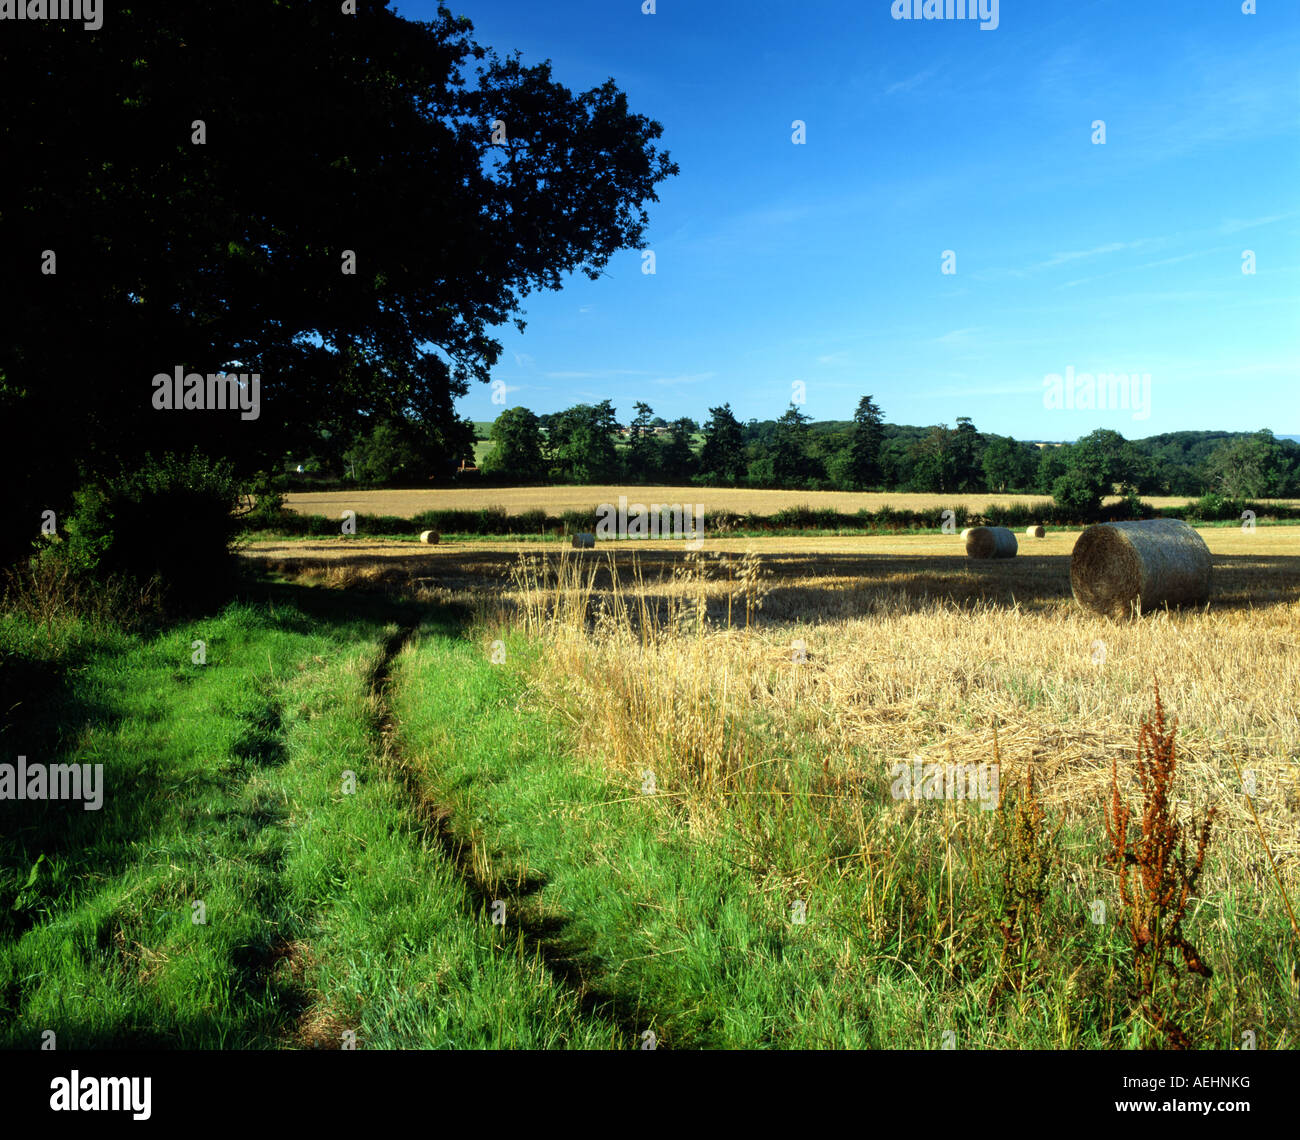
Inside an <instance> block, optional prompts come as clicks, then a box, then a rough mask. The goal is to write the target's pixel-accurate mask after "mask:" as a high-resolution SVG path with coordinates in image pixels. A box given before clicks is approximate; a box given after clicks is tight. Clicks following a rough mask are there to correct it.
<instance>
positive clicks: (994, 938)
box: [0, 488, 1300, 1048]
mask: <svg viewBox="0 0 1300 1140" xmlns="http://www.w3.org/2000/svg"><path fill="white" fill-rule="evenodd" d="M586 490H587V494H588V495H590V494H591V489H590V488H588V489H586ZM1077 533H1078V532H1077V531H1056V530H1049V532H1048V535H1047V537H1046V538H1044V539H1041V540H1030V539H1026V538H1023V537H1022V539H1021V546H1020V553H1019V554H1018V555H1017V557H1016V558H1015V559H1012V560H1008V561H1005V562H1000V563H997V564H991V563H990V564H976V563H972V562H970V561H969V560H967V559H966V558H965V556H964V554H963V553H962V544H961V540H960V539H959V538H958V537H957V536H954V535H942V534H934V535H914V536H901V535H900V536H873V537H862V538H848V537H811V536H810V537H802V538H800V537H789V536H782V537H770V538H765V539H742V538H734V539H710V540H708V541H706V542H705V544H704V546H703V548H702V549H700V550H699V551H696V552H689V551H684V550H683V549H682V546H681V544H679V543H678V544H674V543H672V542H667V541H660V542H651V541H647V542H635V541H627V542H619V543H610V544H603V543H602V544H601V547H600V548H598V549H597V550H595V551H591V552H572V551H568V550H567V549H564V548H556V547H539V546H537V545H536V544H527V543H511V542H499V543H493V542H474V543H469V542H464V543H458V542H449V543H446V544H442V545H439V546H436V547H419V546H415V545H413V544H412V543H410V542H395V541H387V542H386V541H371V540H368V539H365V538H364V537H358V538H350V539H346V540H329V541H304V542H283V541H273V542H257V543H253V544H251V545H250V546H249V547H247V548H246V550H245V554H244V557H245V561H246V564H247V565H248V567H249V568H250V570H251V571H252V572H253V575H254V577H253V578H252V579H250V585H249V587H248V589H247V591H246V596H245V598H244V599H243V600H242V601H240V602H238V603H235V604H233V605H232V606H230V607H228V608H226V609H225V610H224V611H222V612H221V613H219V614H215V615H212V616H209V617H206V618H199V619H194V620H193V621H190V622H187V623H185V624H182V625H180V626H177V627H171V628H168V629H166V630H165V631H163V632H160V633H154V634H150V633H145V632H141V633H135V634H124V633H118V634H112V635H108V634H105V633H102V632H97V631H96V630H95V629H94V628H92V627H90V626H86V625H79V624H74V625H72V626H59V627H51V629H49V630H48V631H44V630H42V628H40V627H35V626H31V625H27V624H24V623H23V622H22V621H21V620H19V619H18V618H16V617H10V618H8V619H6V624H5V625H4V627H3V632H4V637H5V639H6V644H7V645H8V646H9V647H10V649H11V650H14V651H16V650H17V649H18V648H19V647H22V654H23V655H24V657H25V659H28V660H29V661H30V665H29V666H28V667H27V668H28V670H29V671H30V675H28V674H27V673H23V674H19V675H17V680H14V681H11V684H12V685H13V686H14V687H13V688H12V689H11V690H9V691H7V692H6V700H5V707H6V708H7V709H8V710H9V711H8V712H7V713H6V719H5V721H4V724H3V735H4V737H5V741H6V747H7V748H9V749H10V751H12V750H13V748H12V746H11V744H10V742H11V741H12V742H17V741H18V740H19V739H22V740H23V741H25V744H24V748H25V749H26V751H27V752H28V753H29V754H30V755H31V756H32V757H33V758H35V757H36V756H37V755H41V756H43V757H45V758H49V759H58V758H61V757H67V756H70V755H72V754H74V753H75V754H76V755H77V756H79V757H82V758H83V759H88V758H96V759H100V760H102V761H104V762H105V763H106V766H107V769H108V788H109V790H110V795H109V798H108V801H107V805H106V808H105V812H104V816H103V818H102V819H99V820H97V821H96V823H97V824H98V827H97V829H96V830H95V831H94V842H93V843H92V844H90V845H89V846H88V845H87V843H86V838H87V835H89V834H90V833H86V835H83V831H84V829H85V827H86V826H88V825H86V824H84V823H83V822H82V821H80V820H77V819H74V820H73V821H72V824H73V825H72V826H70V825H69V824H68V821H67V817H66V815H61V814H59V813H58V812H56V811H54V810H49V811H46V812H45V813H43V814H41V815H39V816H38V818H37V819H36V820H35V822H34V823H31V824H29V826H28V828H27V829H25V830H24V831H23V832H22V833H14V832H12V831H10V830H8V829H6V830H5V832H4V834H5V835H6V836H12V838H7V839H6V843H7V844H8V848H7V851H6V861H5V864H6V866H8V867H14V868H17V869H18V870H17V871H16V872H15V873H14V874H15V875H16V877H14V878H12V879H8V880H6V882H5V884H4V889H5V890H6V891H7V892H8V894H7V896H6V897H7V900H8V911H7V913H9V914H10V915H11V918H10V920H9V927H8V929H7V933H6V934H5V938H4V941H3V942H2V943H0V970H2V971H3V974H4V976H5V977H7V978H8V979H9V982H8V984H7V986H6V988H5V989H4V990H3V993H4V994H5V995H6V996H5V998H4V1000H5V1003H6V1006H5V1011H4V1012H5V1019H4V1023H5V1026H6V1028H5V1030H4V1033H5V1035H6V1036H5V1040H6V1041H7V1042H8V1043H9V1044H11V1045H21V1046H24V1047H25V1046H28V1045H30V1044H31V1043H32V1042H33V1041H34V1040H35V1039H36V1036H37V1034H38V1033H39V1030H40V1028H41V1027H42V1026H45V1025H47V1024H49V1023H58V1024H60V1025H62V1026H64V1032H63V1036H62V1037H61V1038H60V1040H61V1045H62V1044H63V1043H66V1044H67V1045H68V1046H69V1047H71V1046H74V1045H176V1044H182V1045H188V1046H192V1047H216V1046H231V1045H235V1046H252V1047H268V1046H269V1047H277V1046H278V1047H304V1046H305V1047H315V1046H319V1047H337V1043H338V1041H339V1040H340V1038H341V1036H342V1035H343V1034H346V1033H355V1034H356V1035H357V1036H358V1039H359V1040H360V1041H361V1042H363V1043H364V1044H365V1045H367V1046H368V1047H385V1046H393V1047H418V1048H467V1047H470V1048H473V1047H517V1046H521V1045H523V1046H535V1047H554V1046H557V1045H566V1046H570V1047H582V1048H610V1047H622V1048H627V1047H633V1046H635V1045H637V1044H638V1043H641V1044H644V1042H645V1041H646V1040H647V1037H646V1035H647V1034H649V1035H651V1037H652V1038H653V1040H654V1041H655V1042H656V1043H657V1044H658V1045H659V1046H663V1047H677V1048H707V1047H728V1048H731V1047H748V1048H752V1047H771V1046H779V1047H792V1048H810V1047H874V1048H920V1047H935V1046H936V1045H938V1044H940V1043H941V1042H942V1041H943V1040H944V1038H945V1034H948V1033H951V1034H953V1035H954V1037H955V1039H956V1040H957V1041H959V1042H960V1047H963V1048H1002V1047H1044V1048H1121V1047H1132V1046H1136V1045H1141V1044H1153V1043H1154V1044H1159V1043H1161V1041H1162V1038H1161V1035H1160V1031H1159V1030H1158V1029H1157V1024H1156V1019H1158V1018H1160V1017H1165V1018H1168V1019H1169V1020H1171V1021H1175V1022H1176V1023H1177V1024H1178V1025H1179V1026H1180V1031H1182V1032H1185V1033H1186V1034H1187V1035H1188V1037H1189V1039H1190V1040H1191V1041H1192V1042H1193V1043H1194V1044H1196V1045H1198V1046H1203V1047H1218V1048H1227V1047H1231V1046H1232V1045H1233V1044H1234V1043H1235V1042H1237V1041H1239V1039H1240V1036H1241V1034H1242V1032H1244V1031H1245V1030H1250V1031H1252V1032H1254V1033H1255V1034H1256V1035H1257V1037H1258V1039H1259V1041H1260V1047H1261V1048H1265V1047H1267V1048H1293V1047H1295V1045H1296V1035H1297V1032H1298V1031H1300V1021H1298V1019H1297V1015H1296V1000H1295V997H1296V990H1295V986H1296V978H1297V969H1298V967H1297V956H1296V941H1295V938H1294V936H1293V931H1292V926H1291V919H1290V917H1289V914H1288V906H1289V905H1293V903H1294V900H1295V899H1296V898H1297V894H1298V893H1300V826H1298V823H1300V781H1298V780H1297V775H1298V772H1300V727H1298V725H1297V721H1296V718H1295V714H1294V694H1295V693H1296V692H1297V691H1300V664H1298V662H1297V658H1296V655H1295V654H1294V652H1293V647H1294V645H1295V643H1296V641H1297V638H1300V558H1298V557H1297V551H1298V550H1300V527H1295V526H1290V527H1288V526H1278V527H1272V528H1267V529H1262V530H1259V531H1255V532H1250V531H1243V530H1241V529H1240V528H1235V529H1229V528H1218V529H1213V528H1211V529H1206V530H1205V531H1203V534H1204V537H1205V538H1206V541H1207V543H1208V544H1209V546H1210V549H1211V551H1212V553H1213V556H1214V593H1213V596H1212V599H1211V602H1210V604H1209V605H1208V606H1207V607H1205V608H1203V609H1196V610H1187V611H1174V612H1168V613H1159V614H1154V615H1151V616H1149V617H1147V618H1144V619H1141V620H1137V621H1122V622H1117V621H1112V620H1110V619H1106V618H1101V617H1098V616H1096V615H1092V614H1089V613H1086V612H1084V611H1082V610H1081V609H1079V607H1077V605H1075V603H1074V602H1073V601H1072V599H1071V597H1070V589H1069V576H1068V569H1069V553H1070V550H1071V548H1072V546H1073V542H1074V540H1075V538H1076V537H1077ZM200 640H201V641H203V642H204V643H205V645H206V646H207V658H206V662H205V663H204V664H202V665H195V664H194V662H193V656H192V651H191V646H192V645H193V644H195V642H196V641H200ZM42 662H43V664H42ZM60 662H63V663H65V664H66V665H70V667H71V669H72V670H73V671H69V672H66V673H65V672H63V671H62V669H63V667H61V666H60V665H59V663H60ZM51 670H52V671H53V672H52V673H51ZM50 676H55V677H56V678H63V679H62V680H59V681H58V682H57V683H55V684H50V683H49V682H48V678H49V677H50ZM42 678H46V680H44V681H43V680H42ZM1156 683H1158V684H1159V690H1160V695H1161V700H1162V703H1163V707H1164V710H1165V712H1166V713H1167V714H1168V716H1169V717H1170V718H1171V721H1172V719H1173V718H1174V717H1176V718H1177V730H1176V732H1177V754H1178V757H1179V767H1178V770H1177V781H1178V784H1177V791H1176V797H1177V811H1178V814H1179V815H1180V817H1182V818H1183V819H1184V821H1186V820H1188V819H1189V818H1190V815H1191V814H1192V813H1193V812H1195V813H1198V814H1199V813H1203V812H1204V810H1205V809H1206V808H1207V807H1208V806H1209V805H1214V806H1215V807H1216V809H1217V814H1216V817H1215V821H1214V827H1213V832H1212V836H1211V840H1210V843H1209V846H1208V849H1207V854H1206V861H1205V869H1204V873H1203V877H1202V878H1201V881H1200V884H1199V886H1198V889H1197V890H1196V892H1195V894H1194V897H1193V899H1192V901H1191V903H1190V907H1189V912H1188V918H1187V926H1186V930H1185V933H1186V934H1187V936H1188V937H1189V938H1190V939H1191V941H1192V942H1194V943H1195V946H1196V949H1197V951H1198V952H1199V953H1200V954H1201V955H1202V956H1203V957H1204V959H1205V961H1206V962H1207V963H1208V964H1209V966H1210V969H1211V971H1212V973H1211V975H1210V976H1209V977H1207V978H1200V977H1197V978H1191V979H1185V980H1184V982H1183V985H1182V987H1181V988H1180V989H1179V990H1178V991H1177V993H1175V992H1173V991H1171V990H1169V989H1167V988H1162V989H1161V990H1160V992H1159V994H1158V996H1157V997H1156V998H1155V999H1153V1002H1154V1004H1153V1002H1147V1003H1146V1004H1143V1002H1141V1001H1139V1000H1137V999H1135V997H1134V992H1133V977H1134V969H1135V963H1134V950H1133V946H1132V944H1131V942H1130V941H1129V940H1128V938H1127V936H1126V934H1125V929H1126V928H1125V925H1124V920H1125V914H1126V910H1125V906H1124V903H1123V900H1122V899H1121V896H1120V889H1119V885H1118V880H1117V877H1116V873H1115V870H1114V868H1113V866H1111V865H1110V864H1108V863H1107V862H1106V860H1105V858H1104V854H1105V851H1106V849H1107V838H1106V820H1105V814H1104V805H1105V804H1106V803H1107V800H1108V797H1109V796H1110V794H1111V780H1112V764H1114V765H1115V772H1116V778H1117V779H1118V787H1119V788H1120V789H1121V790H1122V792H1123V794H1124V795H1125V796H1127V797H1130V798H1131V799H1134V800H1135V801H1136V800H1137V797H1138V794H1139V793H1138V788H1137V784H1136V775H1135V772H1136V770H1135V767H1134V764H1135V756H1134V750H1135V744H1136V740H1137V729H1138V726H1139V725H1140V724H1141V723H1143V722H1144V721H1146V720H1148V719H1149V718H1150V717H1151V716H1152V715H1153V701H1154V686H1155V684H1156ZM200 709H212V710H216V711H214V713H213V715H205V716H198V715H196V714H197V711H198V710H200ZM104 710H112V711H111V715H106V714H105V711H104ZM41 726H45V727H44V728H41ZM52 726H57V727H52ZM146 754H147V755H149V756H150V758H151V759H150V769H149V772H148V773H145V772H144V771H143V770H141V769H139V768H138V765H136V762H135V761H134V760H132V759H131V757H133V756H143V755H146ZM900 764H902V765H904V767H905V768H907V769H908V770H909V771H910V770H911V766H913V765H916V766H918V767H917V771H920V770H921V769H922V768H923V767H925V766H927V765H928V766H930V767H931V768H933V767H934V766H935V765H938V766H941V767H942V766H945V765H946V766H948V767H949V768H950V769H956V770H964V769H969V770H972V771H973V770H975V769H976V768H978V767H980V766H983V767H984V769H985V770H987V769H988V767H989V766H990V765H994V764H995V765H996V769H997V771H998V772H999V773H1000V776H999V784H1000V788H1001V791H1000V798H1001V800H1002V801H1003V803H1004V807H1005V810H1004V811H999V810H985V808H984V807H982V806H981V804H980V803H973V802H963V801H962V800H961V799H960V797H958V798H957V799H952V798H940V799H938V800H931V799H920V800H917V799H907V798H904V799H903V800H901V801H900V800H899V799H898V798H897V796H896V795H895V794H893V792H892V791H891V786H892V782H893V781H894V780H896V778H897V773H898V771H899V768H898V766H899V765H900ZM133 765H135V766H133ZM1031 771H1032V773H1033V790H1032V794H1031V798H1030V799H1029V803H1030V804H1031V805H1032V804H1036V805H1037V808H1036V810H1039V811H1041V812H1042V813H1043V820H1044V823H1043V826H1042V828H1041V829H1040V830H1039V831H1037V832H1032V828H1031V832H1032V836H1033V837H1032V838H1031V845H1032V846H1033V851H1034V852H1035V853H1036V854H1035V857H1036V858H1037V859H1038V860H1039V862H1038V863H1037V864H1036V865H1037V866H1039V867H1040V870H1041V876H1040V879H1039V881H1038V882H1037V885H1036V886H1035V887H1034V891H1035V892H1036V893H1035V894H1034V897H1033V899H1032V900H1031V901H1032V905H1033V907H1034V917H1033V919H1032V921H1030V920H1029V919H1028V918H1027V917H1025V915H1024V914H1020V915H1019V917H1017V914H1018V913H1019V912H1017V911H1015V910H1014V907H1015V906H1016V905H1019V904H1016V903H1015V901H1014V898H1012V897H1011V896H1009V895H1008V894H1007V891H1008V889H1010V888H1009V887H1008V885H1007V884H1008V883H1009V882H1010V880H1007V879H1006V878H1005V877H1004V873H1005V872H1007V868H1008V867H1009V866H1012V865H1014V863H1015V860H1016V859H1017V858H1018V856H1017V851H1021V854H1022V855H1023V853H1024V852H1023V851H1022V850H1021V849H1020V848H1017V847H1016V846H1015V843H1016V841H1015V840H1014V838H1010V837H1012V836H1013V835H1014V834H1018V833H1017V832H1016V831H1015V829H1014V828H1013V827H1011V825H1010V824H1009V822H1008V820H1011V819H1015V818H1031V817H1032V813H1031V815H1030V816H1027V817H1021V816H1016V814H1015V813H1016V812H1017V811H1020V810H1021V808H1023V806H1024V804H1025V803H1026V795H1027V791H1026V789H1027V787H1028V781H1029V776H1030V773H1031ZM349 774H350V778H351V779H352V780H353V781H354V783H353V785H352V786H351V790H349V784H348V780H349ZM1247 780H1248V781H1249V783H1248V784H1247V783H1246V781H1247ZM126 787H131V788H133V789H134V790H133V791H132V793H131V794H130V795H129V796H127V795H123V794H122V789H124V788H126ZM1246 787H1249V789H1250V794H1249V795H1248V794H1246V793H1245V791H1244V790H1243V789H1244V788H1246ZM114 789H117V790H118V791H117V794H116V795H114V794H112V793H113V790H114ZM988 806H989V807H993V806H994V805H993V804H992V803H990V804H989V805H988ZM1008 813H1010V814H1008ZM77 814H78V815H79V814H80V813H77ZM146 836H148V838H147V839H146V838H145V837H146ZM38 855H43V856H44V859H43V860H38ZM1008 861H1010V862H1008ZM27 869H32V870H31V882H30V883H29V884H28V885H27V886H26V887H23V883H22V880H23V879H24V878H25V874H24V872H25V871H26V870H27ZM241 900H247V901H241ZM195 901H202V902H203V903H204V904H205V907H206V913H207V914H208V915H209V916H210V918H209V924H208V925H207V926H195V925H194V924H193V922H192V921H191V907H192V905H193V903H194V902H195ZM1098 904H1100V908H1099V906H1098ZM1025 905H1029V903H1026V904H1025ZM1009 907H1010V908H1012V909H1010V910H1009V909H1008V908H1009ZM1026 913H1027V912H1026ZM1099 915H1104V916H1108V917H1103V918H1101V919H1100V920H1099V919H1098V916H1099ZM211 916H215V917H216V918H218V919H219V920H214V918H213V917H211ZM236 916H237V920H236ZM1008 923H1011V926H1008V925H1007V924H1008ZM1009 929H1010V930H1013V934H1012V935H1008V934H1007V933H1006V931H1007V930H1009ZM1009 938H1010V941H1008V939H1009ZM471 979H473V982H472V984H471ZM71 994H80V995H83V996H82V997H78V998H77V999H75V1001H74V1002H73V1003H72V1004H69V1001H70V999H69V996H68V995H71ZM74 1006H75V1010H79V1011H81V1012H76V1013H74Z"/></svg>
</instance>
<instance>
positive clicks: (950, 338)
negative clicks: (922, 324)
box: [934, 325, 983, 344]
mask: <svg viewBox="0 0 1300 1140" xmlns="http://www.w3.org/2000/svg"><path fill="white" fill-rule="evenodd" d="M981 331H983V330H982V329H980V327H979V326H978V325H976V326H974V327H972V328H968V329H953V330H952V332H949V333H944V334H943V336H937V337H935V338H934V342H935V344H965V343H966V341H967V339H968V338H969V337H970V334H971V333H977V332H981Z"/></svg>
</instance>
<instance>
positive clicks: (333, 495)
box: [286, 484, 1300, 518]
mask: <svg viewBox="0 0 1300 1140" xmlns="http://www.w3.org/2000/svg"><path fill="white" fill-rule="evenodd" d="M620 495H626V496H627V498H628V502H629V503H645V504H646V505H647V506H648V505H650V504H652V503H688V502H689V503H702V504H703V505H704V509H705V511H706V512H709V511H722V510H729V511H736V512H737V513H740V514H743V513H745V512H746V511H754V512H755V513H757V514H761V515H770V514H775V513H776V512H777V511H779V510H781V509H782V508H785V507H797V506H803V505H807V506H810V507H813V508H814V509H827V508H829V509H832V510H837V511H846V512H850V513H851V512H853V511H860V510H869V511H875V510H879V509H880V508H881V507H883V506H890V507H897V508H899V509H903V508H912V509H924V508H926V507H949V506H951V507H956V506H965V507H967V508H968V509H969V510H972V511H977V512H980V511H984V510H985V509H987V508H988V507H989V506H990V505H991V504H993V503H999V504H1006V505H1011V504H1015V503H1040V502H1045V501H1047V500H1046V497H1045V496H1043V495H929V494H925V495H919V494H904V493H901V492H899V493H888V494H880V495H877V494H868V493H865V492H864V493H859V492H854V491H756V490H750V489H748V488H737V487H645V486H637V487H630V486H620V485H618V484H607V485H591V486H557V487H488V488H476V487H466V488H455V489H451V490H431V489H424V488H421V489H416V490H409V491H403V490H393V491H310V492H308V491H304V492H299V493H295V494H291V495H288V496H286V505H287V506H288V507H289V508H290V509H291V510H294V511H297V512H298V513H299V514H305V515H330V516H333V515H337V514H338V513H339V512H340V511H342V510H345V509H348V508H350V509H352V510H354V511H357V512H358V513H360V514H373V515H396V516H400V517H401V518H410V517H411V516H412V515H417V514H419V513H420V512H421V511H430V510H455V509H461V510H474V509H477V508H480V507H496V506H500V507H504V508H505V509H506V510H507V511H508V512H509V513H510V514H522V513H523V512H524V511H529V510H539V509H540V510H545V511H546V512H547V513H549V514H559V513H560V512H562V511H570V510H572V511H583V510H592V509H594V508H596V507H598V506H600V504H602V503H617V502H618V497H619V496H620ZM1147 501H1148V502H1150V503H1151V504H1152V506H1156V507H1168V506H1181V505H1182V504H1183V503H1185V502H1187V499H1186V498H1185V497H1182V496H1179V497H1160V496H1157V497H1154V498H1149V499H1148V500H1147ZM1285 501H1286V502H1290V503H1300V500H1296V499H1290V500H1285Z"/></svg>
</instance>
